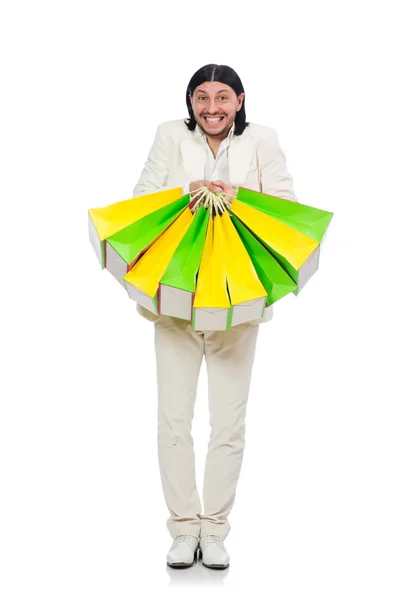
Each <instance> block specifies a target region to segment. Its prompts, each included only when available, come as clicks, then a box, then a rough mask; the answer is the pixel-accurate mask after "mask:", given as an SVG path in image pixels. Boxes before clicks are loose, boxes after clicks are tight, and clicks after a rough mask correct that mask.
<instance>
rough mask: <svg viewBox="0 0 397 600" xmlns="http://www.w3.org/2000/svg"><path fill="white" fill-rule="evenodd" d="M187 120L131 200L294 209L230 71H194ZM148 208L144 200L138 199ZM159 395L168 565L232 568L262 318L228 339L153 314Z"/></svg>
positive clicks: (269, 136) (168, 135) (157, 147)
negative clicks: (225, 199)
mask: <svg viewBox="0 0 397 600" xmlns="http://www.w3.org/2000/svg"><path fill="white" fill-rule="evenodd" d="M186 105H187V109H188V112H189V119H177V120H174V121H168V122H166V123H162V124H161V125H159V127H158V129H157V132H156V137H155V140H154V143H153V145H152V147H151V150H150V152H149V156H148V159H147V161H146V163H145V166H144V169H143V171H142V174H141V176H140V178H139V181H138V182H137V184H136V186H135V188H134V196H142V195H144V194H150V193H153V192H156V191H159V190H165V189H171V188H175V187H182V189H183V193H184V194H188V193H193V192H194V191H195V190H197V189H198V188H200V187H202V186H207V187H208V188H210V189H211V190H212V191H214V192H217V191H221V190H223V191H224V192H225V193H227V194H231V195H236V192H237V188H238V187H246V188H249V189H252V190H256V191H259V192H263V193H267V194H271V195H273V196H278V197H280V198H286V199H288V200H293V201H296V202H297V198H296V196H295V193H294V190H293V184H292V178H291V175H290V174H289V172H288V171H287V168H286V164H285V156H284V153H283V151H282V150H281V148H280V144H279V141H278V137H277V134H276V132H275V130H274V129H272V128H270V127H267V126H264V125H257V124H254V123H248V122H247V121H246V114H245V92H244V88H243V85H242V83H241V80H240V77H239V76H238V75H237V73H236V72H235V71H234V70H233V69H232V68H231V67H228V66H226V65H215V64H210V65H206V66H204V67H202V68H201V69H199V70H198V71H197V72H196V73H195V74H194V75H193V77H192V78H191V80H190V82H189V84H188V87H187V90H186ZM142 201H144V199H142ZM137 310H138V312H139V313H140V314H141V315H142V316H143V317H145V318H146V319H148V320H149V321H154V328H155V350H156V361H157V384H158V385H157V387H158V458H159V466H160V474H161V481H162V486H163V491H164V497H165V500H166V503H167V506H168V508H169V511H170V516H169V519H168V520H167V527H168V530H169V532H170V534H171V536H172V537H173V538H174V541H173V544H172V547H171V549H170V551H169V553H168V555H167V564H168V565H170V566H172V567H186V566H191V565H192V564H193V563H194V557H195V555H196V551H197V549H198V547H200V549H201V552H202V556H203V565H205V566H207V567H210V568H217V569H221V568H226V567H228V566H229V555H228V553H227V551H226V549H225V546H224V543H223V542H224V539H225V538H226V536H227V535H228V533H229V530H230V524H229V521H228V515H229V514H230V511H231V510H232V507H233V504H234V498H235V494H236V488H237V482H238V479H239V474H240V469H241V464H242V459H243V451H244V439H245V411H246V405H247V400H248V394H249V387H250V378H251V370H252V366H253V362H254V356H255V348H256V341H257V335H258V329H259V324H260V323H263V322H265V321H268V320H269V319H270V318H271V317H272V307H266V309H265V313H264V316H263V317H262V319H257V320H255V321H251V322H250V323H242V324H241V325H238V326H235V327H231V328H229V329H228V330H226V331H193V330H192V327H191V323H190V322H189V321H185V320H183V319H176V318H174V317H170V316H167V315H161V316H158V315H154V314H153V313H150V312H149V311H148V310H147V309H145V308H144V307H142V306H140V305H139V304H138V305H137ZM203 356H205V357H206V364H207V370H208V387H209V410H210V423H211V438H210V442H209V446H208V453H207V458H206V464H205V473H204V490H203V502H204V512H202V506H201V501H200V498H199V495H198V492H197V488H196V481H195V457H194V450H193V440H192V437H191V433H190V432H191V426H192V419H193V413H194V403H195V398H196V391H197V384H198V377H199V372H200V367H201V362H202V359H203Z"/></svg>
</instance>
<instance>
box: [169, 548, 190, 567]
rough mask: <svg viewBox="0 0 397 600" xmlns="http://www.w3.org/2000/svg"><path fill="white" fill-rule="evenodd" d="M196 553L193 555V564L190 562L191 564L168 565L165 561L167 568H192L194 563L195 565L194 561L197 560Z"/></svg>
mask: <svg viewBox="0 0 397 600" xmlns="http://www.w3.org/2000/svg"><path fill="white" fill-rule="evenodd" d="M196 552H197V550H196ZM196 552H195V553H194V558H193V562H191V563H184V562H179V563H169V562H168V561H167V565H168V566H169V567H172V568H173V569H187V568H188V567H192V566H193V565H194V563H195V561H196V559H197V556H196Z"/></svg>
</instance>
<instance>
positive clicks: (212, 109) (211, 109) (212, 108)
mask: <svg viewBox="0 0 397 600" xmlns="http://www.w3.org/2000/svg"><path fill="white" fill-rule="evenodd" d="M207 110H208V113H209V114H211V115H212V114H217V113H218V112H219V110H218V104H217V101H216V100H215V99H211V98H210V99H209V104H208V109H207Z"/></svg>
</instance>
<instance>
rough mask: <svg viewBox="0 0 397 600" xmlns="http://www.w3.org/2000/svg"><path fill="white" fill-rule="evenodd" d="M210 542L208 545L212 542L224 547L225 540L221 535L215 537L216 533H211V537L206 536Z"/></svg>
mask: <svg viewBox="0 0 397 600" xmlns="http://www.w3.org/2000/svg"><path fill="white" fill-rule="evenodd" d="M204 537H205V538H206V540H207V542H208V544H209V543H210V542H215V543H217V544H218V546H221V547H222V544H223V539H222V538H221V536H220V535H215V534H214V533H210V534H209V535H206V536H204Z"/></svg>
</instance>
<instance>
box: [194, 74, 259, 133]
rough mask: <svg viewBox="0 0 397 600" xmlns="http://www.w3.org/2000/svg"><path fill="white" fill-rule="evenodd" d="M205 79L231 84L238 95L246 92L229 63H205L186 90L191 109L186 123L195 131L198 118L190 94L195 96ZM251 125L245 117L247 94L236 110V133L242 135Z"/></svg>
mask: <svg viewBox="0 0 397 600" xmlns="http://www.w3.org/2000/svg"><path fill="white" fill-rule="evenodd" d="M205 81H219V82H221V83H225V84H226V85H229V86H230V87H231V88H233V90H234V91H235V92H236V94H237V96H238V95H239V94H241V93H242V92H244V88H243V84H242V83H241V79H240V77H239V76H238V75H237V73H236V71H234V69H232V68H231V67H228V66H227V65H213V64H210V65H205V66H204V67H201V69H199V70H198V71H196V72H195V74H194V75H193V77H192V78H191V80H190V81H189V85H188V86H187V90H186V106H187V109H188V111H189V115H190V119H185V125H186V127H187V128H188V129H189V130H190V131H193V130H194V128H195V127H196V119H195V118H194V114H193V108H192V105H191V102H190V98H189V95H192V96H193V92H194V90H195V89H196V87H197V86H199V85H201V84H202V83H204V82H205ZM247 125H249V123H248V122H247V121H246V117H245V96H244V98H243V103H242V105H241V108H240V110H239V111H237V112H236V117H235V120H234V134H235V135H241V134H242V133H243V131H244V129H245V128H246V127H247Z"/></svg>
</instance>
